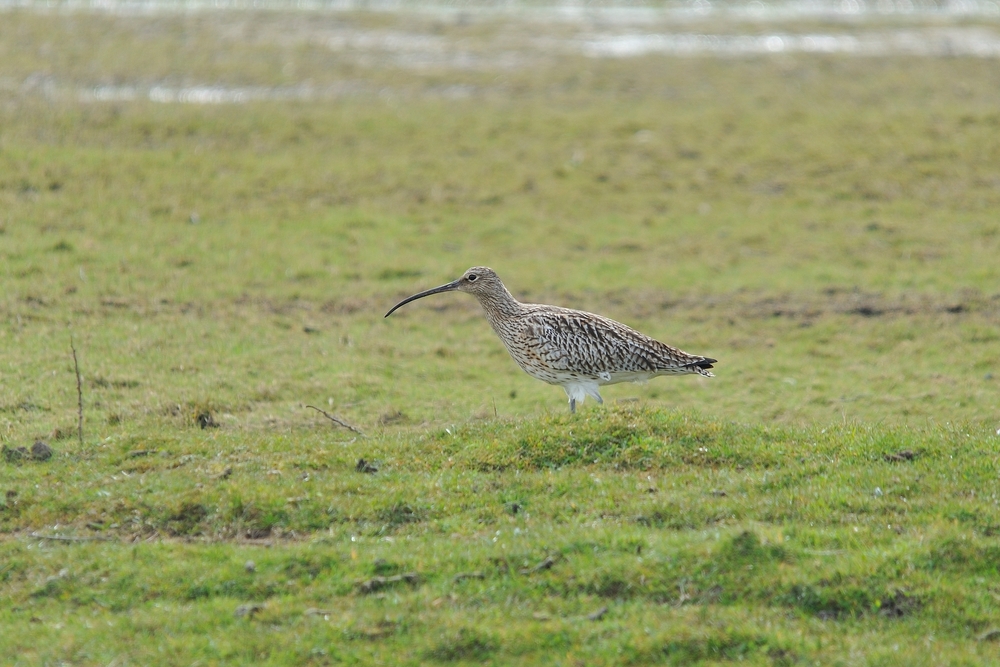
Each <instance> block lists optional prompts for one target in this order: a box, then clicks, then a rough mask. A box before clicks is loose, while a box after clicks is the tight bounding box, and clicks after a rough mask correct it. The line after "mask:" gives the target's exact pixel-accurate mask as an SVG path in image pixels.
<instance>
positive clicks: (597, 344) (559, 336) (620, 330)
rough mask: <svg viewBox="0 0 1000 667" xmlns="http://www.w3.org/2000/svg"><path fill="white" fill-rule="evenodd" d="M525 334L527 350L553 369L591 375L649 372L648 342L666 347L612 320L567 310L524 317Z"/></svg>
mask: <svg viewBox="0 0 1000 667" xmlns="http://www.w3.org/2000/svg"><path fill="white" fill-rule="evenodd" d="M524 334H525V335H524V342H525V345H526V347H527V351H529V352H530V353H531V354H533V355H534V356H537V357H538V358H539V360H541V361H542V362H543V363H544V364H546V365H547V366H549V367H550V368H552V369H553V370H562V371H569V372H575V373H584V374H588V375H594V376H598V375H600V374H602V373H615V372H622V371H652V370H654V369H655V368H656V366H657V364H656V360H655V358H653V357H652V356H651V353H653V352H655V351H656V350H654V349H653V348H652V345H651V344H653V345H659V346H662V347H667V346H665V345H662V343H657V342H656V341H654V340H652V339H650V338H649V337H647V336H645V335H643V334H640V333H639V332H637V331H634V330H632V329H629V328H628V327H626V326H625V325H624V324H621V323H619V322H615V321H614V320H609V319H607V318H605V317H601V316H599V315H593V314H591V313H584V312H581V311H573V310H566V309H559V310H558V311H555V310H554V311H553V312H545V313H534V314H532V315H529V316H527V317H526V318H525V329H524ZM657 356H659V355H657Z"/></svg>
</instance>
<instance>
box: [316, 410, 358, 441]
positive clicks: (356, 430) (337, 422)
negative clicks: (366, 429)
mask: <svg viewBox="0 0 1000 667" xmlns="http://www.w3.org/2000/svg"><path fill="white" fill-rule="evenodd" d="M306 407H307V408H312V409H313V410H315V411H316V412H319V413H321V414H322V415H323V416H324V417H326V418H327V419H329V420H330V421H332V422H334V423H336V424H340V425H341V426H343V427H344V428H346V429H347V430H348V431H353V432H355V433H357V434H358V435H360V436H361V437H362V438H364V437H365V434H364V433H362V432H361V431H359V430H358V429H356V428H354V427H353V426H351V425H350V424H348V423H347V422H345V421H344V420H343V419H340V418H338V417H334V416H333V415H331V414H330V413H329V412H327V411H326V410H320V409H319V408H317V407H316V406H315V405H307V406H306Z"/></svg>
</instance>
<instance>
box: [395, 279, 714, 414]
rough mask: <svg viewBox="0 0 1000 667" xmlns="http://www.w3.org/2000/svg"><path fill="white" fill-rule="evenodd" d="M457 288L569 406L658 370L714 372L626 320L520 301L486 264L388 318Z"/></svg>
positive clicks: (523, 363) (662, 372)
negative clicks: (602, 387)
mask: <svg viewBox="0 0 1000 667" xmlns="http://www.w3.org/2000/svg"><path fill="white" fill-rule="evenodd" d="M454 290H458V291H459V292H468V293H469V294H472V295H473V296H474V297H476V298H477V299H478V300H479V303H480V304H481V305H482V307H483V310H484V311H485V312H486V319H488V320H489V321H490V324H491V325H492V326H493V331H494V332H496V335H497V336H498V337H499V338H500V340H501V341H502V342H503V344H504V346H505V347H506V348H507V351H508V352H510V356H512V357H513V358H514V361H516V362H517V365H518V366H520V367H521V368H522V369H523V370H524V372H526V373H527V374H528V375H530V376H531V377H534V378H538V379H539V380H543V381H545V382H548V383H549V384H557V385H559V386H561V387H562V388H563V389H564V390H566V395H567V396H569V409H570V411H571V412H576V402H577V401H578V400H579V401H580V402H581V403H582V402H583V400H584V398H585V397H587V396H591V397H593V398H594V400H596V401H597V402H598V403H603V402H604V401H603V400H602V399H601V394H600V393H599V392H598V389H597V388H598V387H599V386H600V385H605V384H615V383H618V382H642V381H644V380H648V379H650V378H654V377H657V376H659V375H686V374H690V373H697V374H698V375H704V376H705V377H713V375H712V373H710V372H709V371H708V369H709V368H712V364H714V363H716V360H715V359H710V358H708V357H700V356H697V355H693V354H688V353H687V352H682V351H681V350H678V349H677V348H675V347H670V346H669V345H666V344H665V343H661V342H659V341H658V340H654V339H653V338H650V337H649V336H647V335H645V334H642V333H639V332H638V331H636V330H635V329H632V328H630V327H627V326H625V325H624V324H622V323H621V322H616V321H614V320H612V319H608V318H607V317H601V316H600V315H595V314H593V313H587V312H584V311H582V310H570V309H569V308H559V307H558V306H545V305H541V304H534V303H521V302H519V301H518V300H517V299H515V298H514V297H513V295H511V293H510V292H509V291H507V288H506V287H505V286H504V284H503V283H502V282H501V281H500V278H499V277H497V274H496V273H495V272H494V271H493V269H490V268H487V267H485V266H475V267H473V268H471V269H469V270H468V271H466V272H465V274H464V275H462V277H461V278H459V279H458V280H455V281H453V282H450V283H448V284H447V285H442V286H440V287H435V288H434V289H429V290H427V291H425V292H420V293H418V294H414V295H413V296H411V297H408V298H406V299H403V300H402V301H400V302H399V303H397V304H396V305H395V306H393V307H392V309H391V310H389V312H388V313H386V314H385V316H386V317H389V315H391V314H392V313H393V312H394V311H395V310H396V309H397V308H399V307H401V306H403V305H405V304H407V303H409V302H411V301H414V300H416V299H420V298H423V297H425V296H430V295H432V294H439V293H441V292H451V291H454Z"/></svg>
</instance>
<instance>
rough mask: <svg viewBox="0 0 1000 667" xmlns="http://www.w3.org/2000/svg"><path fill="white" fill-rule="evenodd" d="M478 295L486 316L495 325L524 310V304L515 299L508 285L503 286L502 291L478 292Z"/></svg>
mask: <svg viewBox="0 0 1000 667" xmlns="http://www.w3.org/2000/svg"><path fill="white" fill-rule="evenodd" d="M476 296H477V297H478V299H479V304H480V305H481V306H482V307H483V310H484V311H486V317H487V318H488V319H489V320H490V323H492V324H494V325H496V323H498V322H500V321H502V320H504V319H506V318H508V317H514V316H515V315H517V314H519V313H520V312H521V311H522V310H524V305H523V304H521V302H520V301H518V300H517V299H515V298H514V295H513V294H511V293H510V292H509V291H508V290H507V288H506V287H503V289H502V291H501V292H497V293H494V294H477V295H476Z"/></svg>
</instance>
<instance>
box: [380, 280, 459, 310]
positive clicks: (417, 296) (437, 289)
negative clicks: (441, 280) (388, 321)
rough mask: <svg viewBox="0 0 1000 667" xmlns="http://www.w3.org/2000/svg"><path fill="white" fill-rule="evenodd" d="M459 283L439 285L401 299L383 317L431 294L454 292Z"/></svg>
mask: <svg viewBox="0 0 1000 667" xmlns="http://www.w3.org/2000/svg"><path fill="white" fill-rule="evenodd" d="M460 282H461V280H455V281H452V282H450V283H448V284H447V285H441V287H435V288H434V289H429V290H427V291H426V292H420V293H419V294H414V295H413V296H408V297H406V298H405V299H403V300H402V301H400V302H399V303H397V304H396V305H395V306H393V307H392V308H390V309H389V312H388V313H386V314H385V317H389V316H390V315H392V314H393V313H394V312H395V311H396V309H397V308H401V307H403V306H405V305H406V304H408V303H409V302H411V301H416V300H417V299H422V298H424V297H425V296H430V295H431V294H440V293H441V292H454V291H455V290H457V289H458V285H459V283H460Z"/></svg>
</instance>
